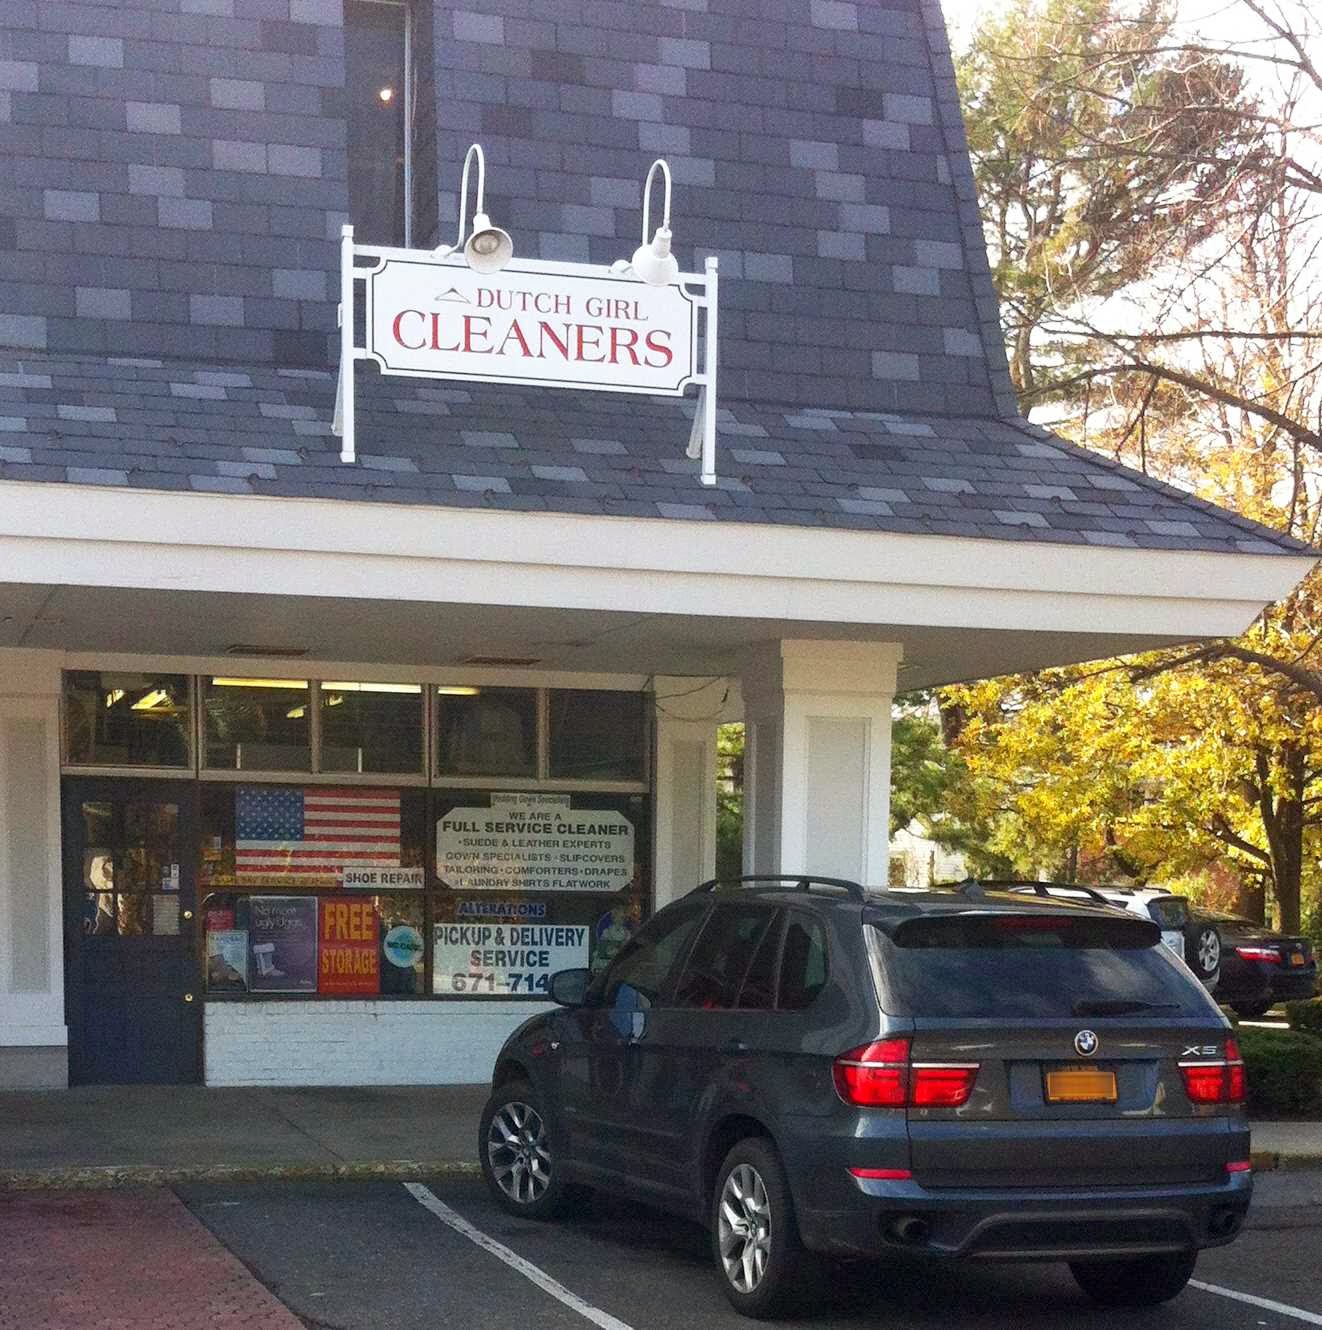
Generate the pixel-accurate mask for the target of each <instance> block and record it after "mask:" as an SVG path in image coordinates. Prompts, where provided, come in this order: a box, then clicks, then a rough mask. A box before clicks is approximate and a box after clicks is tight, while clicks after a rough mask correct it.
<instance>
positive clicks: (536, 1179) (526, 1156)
mask: <svg viewBox="0 0 1322 1330" xmlns="http://www.w3.org/2000/svg"><path fill="white" fill-rule="evenodd" d="M487 1162H488V1163H489V1164H490V1165H491V1175H492V1177H494V1178H495V1180H496V1185H497V1186H498V1187H499V1188H500V1189H501V1191H503V1192H504V1193H505V1195H506V1196H508V1197H509V1198H510V1199H511V1200H512V1201H516V1202H518V1204H520V1205H531V1204H532V1203H533V1202H534V1201H537V1200H539V1199H540V1198H541V1196H542V1195H543V1193H544V1192H545V1191H546V1189H547V1187H549V1186H550V1185H551V1152H550V1149H549V1148H548V1146H547V1140H546V1124H545V1123H544V1122H543V1121H542V1115H541V1114H540V1113H538V1111H537V1110H536V1109H535V1108H533V1106H532V1105H531V1104H525V1103H523V1102H522V1101H520V1100H517V1099H515V1100H511V1101H510V1102H509V1103H507V1104H502V1105H501V1107H500V1108H499V1109H497V1110H496V1112H495V1114H494V1115H493V1116H492V1119H491V1127H490V1129H489V1130H488V1131H487Z"/></svg>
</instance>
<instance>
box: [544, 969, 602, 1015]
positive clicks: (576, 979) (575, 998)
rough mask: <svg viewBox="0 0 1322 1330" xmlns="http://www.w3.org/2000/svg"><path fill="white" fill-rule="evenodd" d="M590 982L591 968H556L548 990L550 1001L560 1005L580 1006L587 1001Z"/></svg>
mask: <svg viewBox="0 0 1322 1330" xmlns="http://www.w3.org/2000/svg"><path fill="white" fill-rule="evenodd" d="M591 982H592V971H591V970H557V971H556V973H555V974H553V975H552V976H551V984H550V988H549V990H548V991H549V994H550V998H551V1001H552V1002H558V1003H559V1004H560V1005H561V1006H562V1007H582V1006H584V1005H585V1004H586V1003H587V1000H588V985H589V984H590V983H591Z"/></svg>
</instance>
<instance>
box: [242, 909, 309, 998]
mask: <svg viewBox="0 0 1322 1330" xmlns="http://www.w3.org/2000/svg"><path fill="white" fill-rule="evenodd" d="M248 940H249V951H250V952H251V954H252V968H251V971H250V975H251V978H250V987H251V990H252V992H254V993H315V992H316V991H317V898H316V897H315V896H253V897H252V898H251V900H250V901H249V903H248Z"/></svg>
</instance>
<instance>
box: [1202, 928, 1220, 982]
mask: <svg viewBox="0 0 1322 1330" xmlns="http://www.w3.org/2000/svg"><path fill="white" fill-rule="evenodd" d="M1198 964H1199V965H1200V966H1201V967H1202V970H1203V973H1204V974H1211V973H1212V972H1213V971H1214V970H1215V969H1216V968H1217V966H1218V965H1220V964H1221V938H1220V936H1219V935H1218V934H1217V931H1216V929H1215V928H1205V929H1203V931H1202V932H1201V933H1199V934H1198Z"/></svg>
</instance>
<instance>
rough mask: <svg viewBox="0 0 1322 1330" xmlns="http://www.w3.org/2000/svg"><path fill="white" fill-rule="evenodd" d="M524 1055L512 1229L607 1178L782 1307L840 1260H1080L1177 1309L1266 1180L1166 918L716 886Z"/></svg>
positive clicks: (1111, 1295)
mask: <svg viewBox="0 0 1322 1330" xmlns="http://www.w3.org/2000/svg"><path fill="white" fill-rule="evenodd" d="M551 995H552V997H553V998H554V999H555V1000H556V1001H557V1002H559V1003H561V1004H562V1006H561V1008H560V1009H559V1010H553V1011H551V1012H548V1013H544V1014H540V1015H537V1016H534V1017H533V1018H532V1019H531V1020H529V1021H527V1022H526V1023H525V1024H524V1025H523V1026H521V1027H520V1028H519V1029H518V1030H517V1031H515V1033H514V1034H513V1035H511V1036H510V1038H509V1039H508V1040H507V1041H506V1043H505V1046H504V1047H503V1048H502V1049H501V1052H500V1054H499V1056H498V1058H497V1061H496V1067H495V1073H494V1077H493V1084H492V1094H491V1098H490V1100H489V1102H488V1104H487V1107H486V1109H485V1111H484V1113H483V1116H482V1123H481V1128H480V1136H479V1150H480V1157H481V1165H482V1171H483V1173H484V1175H485V1177H486V1180H487V1183H488V1185H489V1187H490V1188H491V1190H492V1193H493V1194H494V1196H495V1197H496V1199H497V1200H498V1201H499V1202H500V1203H501V1204H502V1205H503V1206H504V1207H505V1208H506V1209H507V1210H509V1211H511V1212H512V1213H514V1214H519V1215H525V1216H530V1217H536V1218H543V1217H545V1218H549V1217H551V1216H552V1215H554V1214H556V1213H558V1212H560V1211H562V1210H563V1209H564V1208H565V1207H566V1205H567V1204H569V1203H570V1202H571V1201H572V1200H573V1198H574V1195H575V1193H576V1191H578V1190H579V1189H581V1188H582V1187H583V1186H584V1185H587V1186H590V1187H595V1188H600V1189H601V1190H603V1191H609V1192H612V1193H615V1194H617V1195H625V1196H630V1197H633V1198H636V1199H641V1200H643V1201H647V1202H652V1203H655V1204H657V1205H661V1206H665V1207H667V1208H671V1209H674V1210H676V1211H678V1212H680V1213H682V1214H686V1215H689V1216H691V1217H693V1218H696V1219H699V1220H701V1221H702V1222H704V1223H706V1224H707V1225H708V1226H709V1228H710V1230H711V1234H712V1249H713V1256H714V1260H715V1265H716V1268H717V1270H718V1272H719V1277H720V1280H721V1284H722V1286H723V1288H724V1291H725V1293H726V1295H727V1297H728V1298H729V1299H730V1301H731V1302H732V1303H733V1304H734V1306H735V1307H736V1308H738V1309H739V1310H740V1311H742V1312H745V1313H747V1314H749V1315H752V1316H771V1315H775V1314H778V1313H779V1312H780V1311H781V1310H782V1309H783V1308H784V1307H785V1306H786V1304H787V1302H788V1301H789V1300H791V1299H792V1298H793V1297H794V1295H795V1294H796V1291H798V1290H801V1289H802V1288H803V1287H805V1286H806V1284H807V1281H806V1278H805V1277H806V1276H807V1275H808V1274H809V1273H810V1272H811V1269H812V1267H813V1266H814V1265H815V1264H816V1263H817V1262H818V1261H819V1260H820V1258H821V1257H823V1256H831V1255H841V1256H870V1257H884V1256H885V1255H886V1254H887V1253H888V1252H894V1251H898V1250H904V1251H910V1252H926V1253H931V1254H935V1255H940V1256H950V1257H970V1258H986V1259H1008V1260H1016V1259H1020V1260H1022V1259H1030V1260H1064V1261H1068V1262H1069V1264H1070V1268H1071V1270H1072V1271H1073V1272H1074V1276H1075V1278H1076V1279H1077V1281H1078V1283H1079V1284H1080V1285H1081V1287H1082V1288H1083V1289H1084V1290H1085V1291H1086V1292H1087V1293H1089V1294H1090V1295H1091V1296H1092V1297H1093V1298H1095V1299H1096V1300H1098V1301H1100V1302H1102V1303H1104V1304H1108V1305H1113V1306H1121V1305H1125V1306H1136V1305H1148V1304H1153V1303H1158V1302H1162V1301H1164V1300H1166V1299H1168V1298H1170V1297H1173V1296H1174V1295H1175V1294H1176V1293H1178V1292H1179V1291H1180V1290H1181V1289H1182V1288H1183V1287H1184V1285H1185V1283H1186V1282H1187V1281H1188V1279H1189V1276H1190V1274H1191V1272H1192V1271H1193V1268H1194V1261H1195V1258H1196V1254H1197V1252H1198V1250H1199V1248H1202V1247H1209V1246H1216V1245H1219V1244H1221V1243H1226V1242H1229V1241H1230V1240H1231V1239H1232V1238H1233V1237H1234V1236H1235V1234H1236V1233H1237V1232H1238V1230H1239V1227H1240V1225H1241V1223H1242V1221H1243V1218H1244V1214H1245V1211H1246V1210H1247V1208H1248V1204H1249V1196H1250V1192H1251V1188H1252V1182H1251V1175H1250V1173H1249V1165H1248V1159H1249V1133H1248V1126H1247V1123H1246V1121H1245V1118H1244V1112H1243V1107H1242V1100H1243V1098H1244V1068H1243V1063H1242V1062H1241V1060H1240V1057H1239V1053H1238V1049H1237V1047H1236V1045H1235V1041H1234V1039H1233V1037H1232V1035H1231V1032H1230V1027H1229V1025H1228V1023H1227V1021H1226V1019H1225V1018H1224V1017H1223V1016H1222V1014H1221V1012H1220V1011H1219V1010H1218V1009H1217V1007H1216V1006H1215V1005H1214V1004H1213V1003H1212V1001H1211V999H1210V998H1209V997H1208V996H1207V994H1206V993H1205V992H1204V991H1203V989H1202V988H1201V987H1200V986H1199V985H1198V983H1197V982H1196V981H1195V980H1194V978H1193V976H1192V975H1191V974H1190V973H1189V971H1188V970H1187V969H1186V968H1185V967H1184V966H1183V965H1182V964H1181V963H1180V962H1179V961H1177V960H1175V959H1174V958H1173V957H1172V956H1171V955H1170V954H1169V952H1168V951H1167V949H1166V948H1165V947H1164V946H1162V944H1161V940H1160V932H1159V930H1158V928H1157V926H1156V925H1155V924H1154V923H1152V922H1150V921H1149V920H1144V919H1139V918H1137V917H1134V916H1128V915H1122V914H1119V913H1118V912H1116V911H1115V910H1113V909H1101V908H1098V907H1097V906H1095V905H1090V904H1084V903H1078V902H1074V901H1069V900H1062V899H1057V898H1052V897H1039V896H1032V897H1025V896H1023V895H1016V894H1013V893H1010V892H1001V891H989V890H986V889H984V888H982V887H980V886H978V885H977V884H968V885H967V886H966V887H965V888H964V889H962V890H930V891H921V890H910V889H903V888H894V889H891V890H888V891H876V892H868V891H864V889H863V888H862V887H860V886H858V885H857V884H856V883H851V882H843V881H838V880H834V879H822V878H792V879H767V878H756V879H739V880H738V881H736V882H730V883H707V884H706V885H705V886H703V887H700V888H698V889H697V890H696V891H695V892H693V893H691V894H690V895H688V896H686V897H684V898H683V899H681V900H679V901H677V902H675V903H674V904H672V905H669V906H667V907H666V908H665V909H663V910H661V911H660V912H659V913H658V914H657V915H656V916H655V917H654V918H652V919H651V920H650V921H649V922H648V924H647V925H646V926H645V927H644V928H642V929H641V930H640V931H639V932H638V934H637V935H636V936H635V937H634V938H633V939H632V940H631V941H630V942H629V943H628V944H627V945H626V946H625V947H624V948H623V949H622V950H621V951H620V953H619V955H618V956H617V957H616V958H615V960H614V961H613V962H612V964H611V965H610V966H609V968H608V969H607V970H606V971H605V972H604V973H602V974H601V975H599V976H598V977H596V978H595V979H594V978H592V977H591V976H589V974H588V972H587V971H586V970H569V971H562V972H561V973H560V974H557V975H556V976H554V978H553V980H552V984H551Z"/></svg>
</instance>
